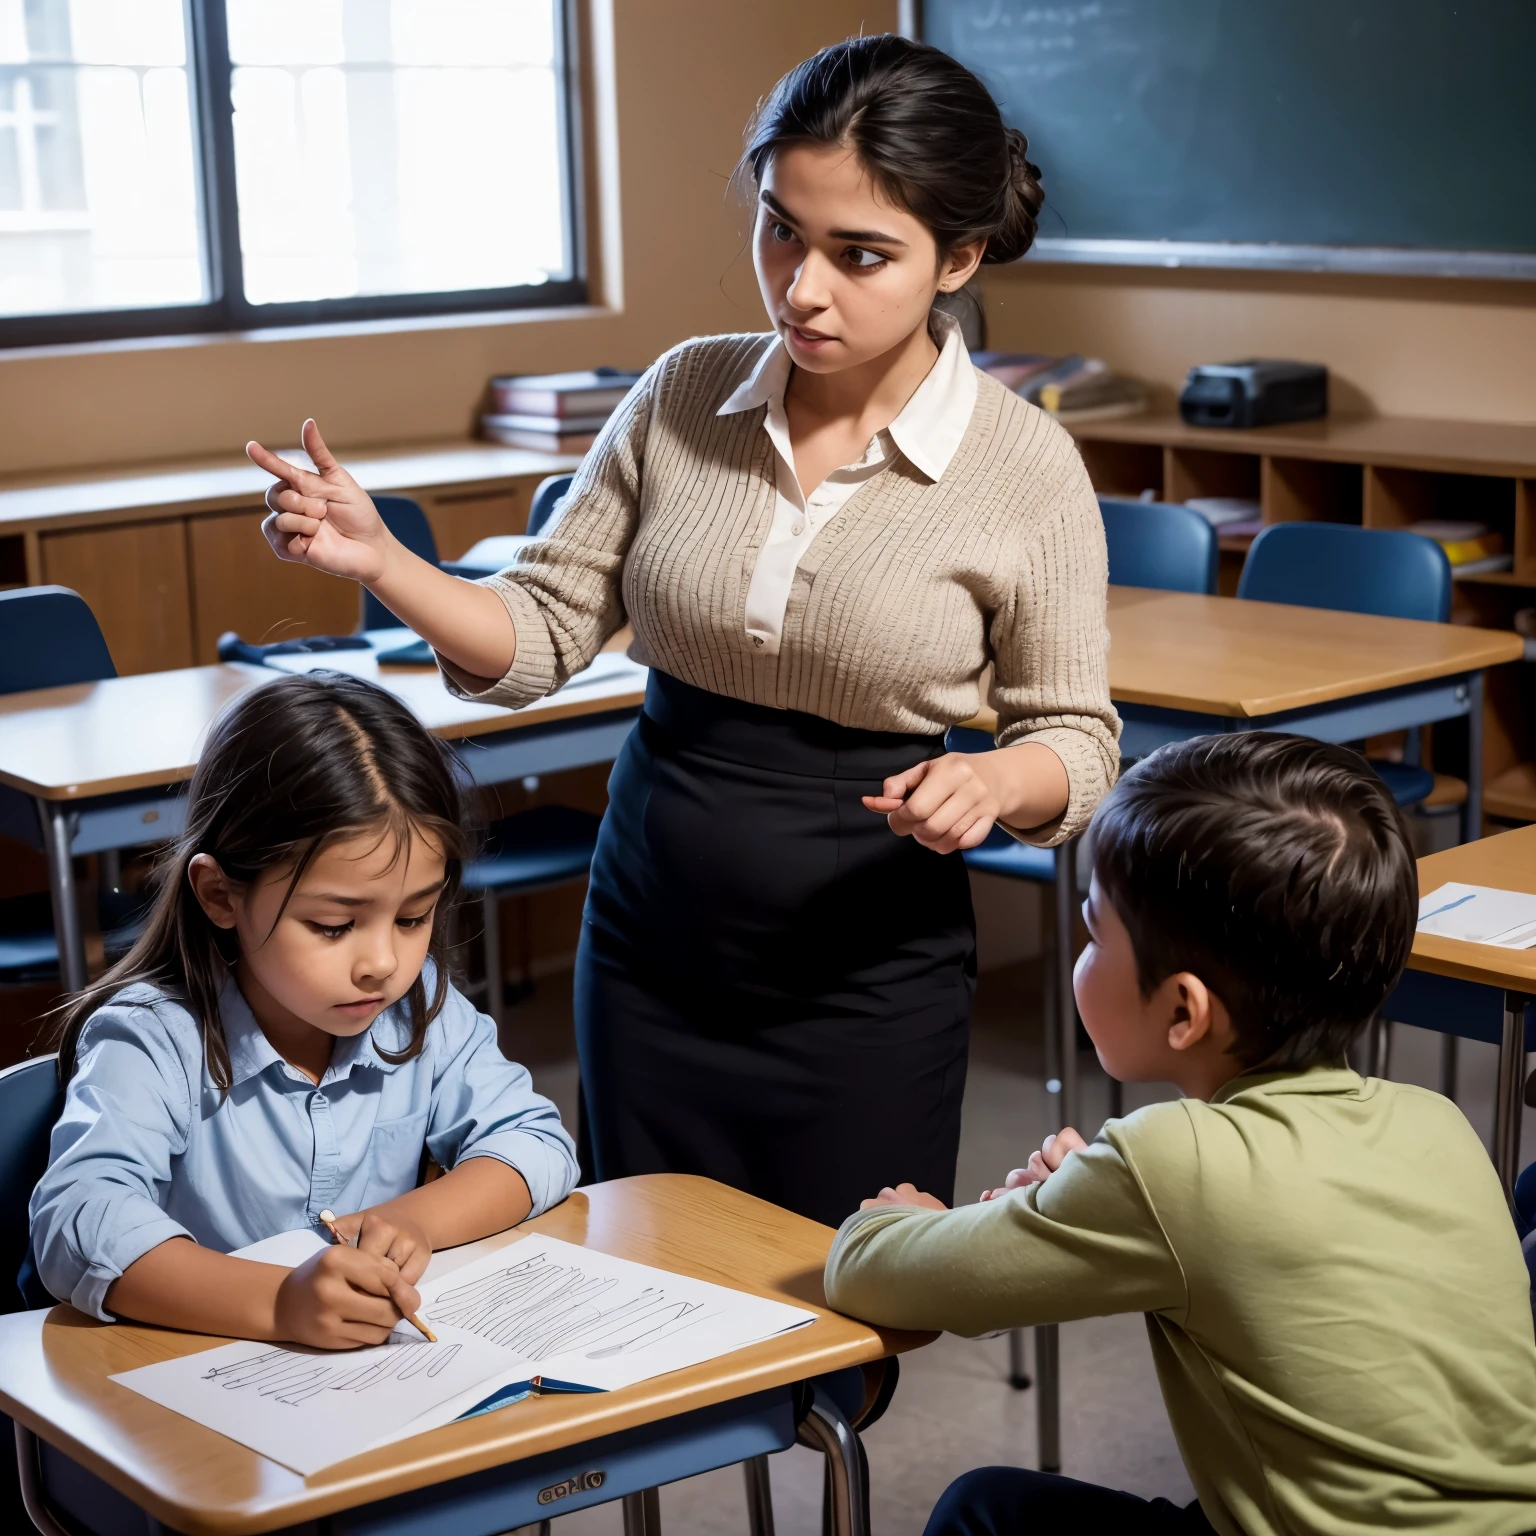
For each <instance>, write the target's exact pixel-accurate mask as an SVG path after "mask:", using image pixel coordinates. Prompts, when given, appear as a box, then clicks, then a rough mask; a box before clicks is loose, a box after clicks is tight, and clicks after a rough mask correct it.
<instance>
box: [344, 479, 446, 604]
mask: <svg viewBox="0 0 1536 1536" xmlns="http://www.w3.org/2000/svg"><path fill="white" fill-rule="evenodd" d="M373 504H374V506H376V507H377V508H378V509H379V516H380V517H381V518H383V519H384V526H385V527H386V528H388V529H389V531H390V532H391V533H392V534H394V536H395V537H396V538H397V539H399V540H400V542H401V543H402V544H404V545H405V547H406V548H407V549H408V550H410V552H411V553H412V554H413V555H420V556H421V558H422V559H423V560H425V561H426V562H427V563H428V564H429V565H439V564H441V563H442V562H441V561H439V559H438V558H437V540H436V539H435V538H434V537H433V536H432V525H431V524H430V523H429V522H428V521H427V514H426V513H425V512H424V511H422V509H421V504H420V503H419V502H415V501H412V500H411V498H410V497H409V496H375V497H374V498H373ZM359 591H361V592H362V594H363V616H362V624H361V626H360V627H361V628H363V629H365V630H367V629H399V628H400V627H401V624H400V620H399V619H397V618H396V617H395V616H394V614H392V613H391V612H390V611H389V609H388V608H386V607H385V606H384V604H383V603H381V602H380V601H379V600H378V598H376V597H375V596H374V595H373V593H372V592H370V591H369V590H368V589H367V587H361V588H359Z"/></svg>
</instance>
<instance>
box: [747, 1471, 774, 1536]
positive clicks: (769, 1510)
mask: <svg viewBox="0 0 1536 1536" xmlns="http://www.w3.org/2000/svg"><path fill="white" fill-rule="evenodd" d="M741 1470H742V1472H743V1473H744V1474H745V1476H746V1479H747V1529H748V1530H749V1531H750V1532H751V1536H773V1485H772V1483H771V1482H770V1481H769V1479H768V1458H767V1457H766V1456H749V1457H747V1459H746V1460H745V1461H744V1462H742V1464H741Z"/></svg>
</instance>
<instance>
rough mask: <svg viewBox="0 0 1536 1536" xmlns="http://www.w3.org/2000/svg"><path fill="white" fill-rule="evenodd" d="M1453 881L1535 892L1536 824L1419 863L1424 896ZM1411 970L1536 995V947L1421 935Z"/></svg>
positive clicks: (1410, 966)
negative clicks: (1503, 946) (1497, 945)
mask: <svg viewBox="0 0 1536 1536" xmlns="http://www.w3.org/2000/svg"><path fill="white" fill-rule="evenodd" d="M1448 880H1459V881H1460V882H1461V883H1462V884H1463V885H1491V886H1493V887H1494V888H1495V889H1497V890H1504V891H1530V892H1533V893H1536V826H1531V827H1520V828H1518V829H1517V830H1515V831H1513V832H1500V833H1499V834H1498V835H1497V836H1496V837H1485V838H1481V839H1480V840H1479V841H1477V842H1475V843H1462V844H1460V845H1459V846H1458V847H1455V848H1447V849H1446V850H1445V851H1444V852H1443V853H1432V854H1430V855H1429V857H1428V858H1424V859H1420V860H1419V895H1420V896H1427V895H1429V893H1430V892H1431V891H1433V890H1437V889H1438V888H1439V887H1440V886H1442V885H1444V884H1445V883H1446V882H1447V881H1448ZM1408 968H1409V969H1410V970H1414V971H1432V972H1433V973H1434V974H1435V975H1437V976H1457V977H1460V978H1461V980H1463V981H1477V982H1481V983H1483V985H1485V986H1489V987H1503V988H1508V989H1510V990H1512V991H1516V992H1533V993H1536V949H1496V948H1494V946H1493V945H1491V944H1468V943H1467V942H1466V941H1465V940H1463V939H1445V938H1440V937H1437V936H1436V935H1434V934H1427V933H1417V934H1415V935H1414V938H1413V954H1412V956H1411V957H1410V958H1409V961H1408Z"/></svg>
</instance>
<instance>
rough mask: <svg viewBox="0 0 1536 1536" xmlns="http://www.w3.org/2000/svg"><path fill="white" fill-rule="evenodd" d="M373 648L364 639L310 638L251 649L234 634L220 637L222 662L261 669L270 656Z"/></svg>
mask: <svg viewBox="0 0 1536 1536" xmlns="http://www.w3.org/2000/svg"><path fill="white" fill-rule="evenodd" d="M372 649H373V647H372V646H371V645H370V644H369V643H368V642H367V640H365V639H364V638H363V637H362V636H361V635H309V636H307V637H306V638H305V639H303V640H279V641H277V642H276V643H275V644H273V645H251V644H250V643H249V642H248V641H245V640H242V639H241V638H240V636H239V635H237V634H236V633H235V632H234V630H232V629H227V630H225V631H224V633H223V634H222V635H220V636H219V644H218V656H219V660H220V661H248V662H251V663H252V664H253V665H255V666H258V667H261V666H265V665H266V661H267V657H268V656H303V655H306V654H308V653H310V652H314V651H370V650H372Z"/></svg>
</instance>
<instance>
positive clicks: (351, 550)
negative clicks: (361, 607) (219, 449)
mask: <svg viewBox="0 0 1536 1536" xmlns="http://www.w3.org/2000/svg"><path fill="white" fill-rule="evenodd" d="M303 440H304V451H305V452H306V453H307V454H308V455H309V456H310V458H311V459H312V460H313V461H314V465H315V467H314V469H313V470H312V471H311V470H307V469H300V468H299V466H298V465H297V464H290V463H289V462H288V461H287V460H286V459H280V458H279V457H278V456H277V455H276V454H275V453H272V452H270V451H269V450H267V449H266V448H263V447H262V446H261V444H260V443H247V444H246V445H245V451H246V453H247V454H248V455H249V456H250V458H251V461H252V463H254V464H256V465H258V466H259V467H260V468H262V469H264V470H266V472H267V473H268V474H269V475H272V476H275V477H276V482H277V483H276V484H275V485H269V486H268V487H267V497H266V501H267V507H268V509H269V511H270V516H269V517H268V518H267V520H266V521H265V522H264V523H263V524H262V525H261V531H262V532H263V533H264V534H266V536H267V542H268V543H269V544H270V545H271V546H272V548H273V550H274V551H275V552H276V554H277V558H278V559H279V560H292V561H294V562H295V563H296V564H298V565H310V566H313V567H314V568H315V569H316V570H317V571H325V572H326V573H327V574H328V575H331V576H345V577H348V578H349V579H351V580H352V581H362V582H371V581H377V580H378V579H379V577H380V576H381V575H382V574H383V572H384V566H385V562H386V560H387V558H388V554H389V547H390V543H391V539H390V534H389V530H388V529H387V528H386V527H385V526H384V520H383V518H381V517H380V516H379V512H378V508H377V507H375V506H374V504H373V501H372V498H371V497H370V496H369V495H368V493H367V491H365V490H364V489H363V488H362V486H360V485H359V484H358V483H357V481H356V480H354V479H353V478H352V476H351V475H349V474H348V473H347V472H346V470H344V469H343V468H342V467H341V465H340V464H338V463H337V462H336V460H335V459H334V458H333V457H332V456H331V450H330V449H329V448H327V447H326V446H325V439H324V438H323V437H321V436H320V428H319V427H317V426H316V425H315V423H314V421H313V419H311V420H309V421H306V422H305V423H304V430H303Z"/></svg>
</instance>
